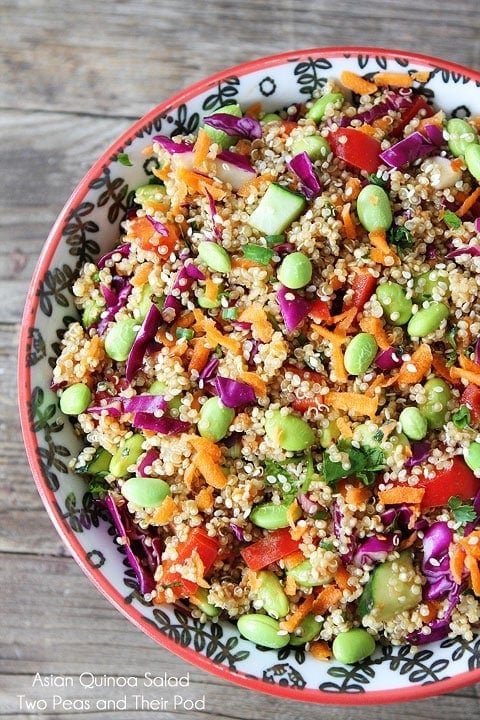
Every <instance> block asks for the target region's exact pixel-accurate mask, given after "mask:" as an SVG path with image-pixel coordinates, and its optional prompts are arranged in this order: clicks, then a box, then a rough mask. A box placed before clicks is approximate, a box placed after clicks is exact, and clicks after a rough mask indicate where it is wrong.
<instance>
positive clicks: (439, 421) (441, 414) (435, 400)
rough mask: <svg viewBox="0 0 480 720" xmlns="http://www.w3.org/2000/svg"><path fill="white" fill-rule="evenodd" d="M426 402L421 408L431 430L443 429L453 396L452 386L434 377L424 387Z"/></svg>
mask: <svg viewBox="0 0 480 720" xmlns="http://www.w3.org/2000/svg"><path fill="white" fill-rule="evenodd" d="M423 389H424V391H425V398H426V401H425V403H423V404H422V405H420V406H419V409H420V412H421V413H422V415H423V417H424V418H425V419H426V420H427V423H428V427H429V429H431V430H438V429H439V428H441V427H443V425H444V423H445V418H446V415H447V410H448V401H449V400H450V398H451V396H452V391H451V390H450V386H449V385H448V383H446V382H445V380H442V378H438V377H433V378H430V379H429V380H427V382H426V383H425V385H424V386H423Z"/></svg>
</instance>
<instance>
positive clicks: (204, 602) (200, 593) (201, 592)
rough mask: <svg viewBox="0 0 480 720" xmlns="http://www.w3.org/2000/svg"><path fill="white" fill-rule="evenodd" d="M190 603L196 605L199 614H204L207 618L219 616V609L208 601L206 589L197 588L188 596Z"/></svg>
mask: <svg viewBox="0 0 480 720" xmlns="http://www.w3.org/2000/svg"><path fill="white" fill-rule="evenodd" d="M189 599H190V602H191V603H193V605H196V606H197V607H198V609H199V610H200V612H202V613H204V614H205V615H206V616H207V617H210V618H214V617H217V615H219V614H220V608H218V607H215V605H212V603H210V602H209V601H208V590H207V588H203V587H198V588H197V589H196V590H195V592H194V594H193V595H190V598H189Z"/></svg>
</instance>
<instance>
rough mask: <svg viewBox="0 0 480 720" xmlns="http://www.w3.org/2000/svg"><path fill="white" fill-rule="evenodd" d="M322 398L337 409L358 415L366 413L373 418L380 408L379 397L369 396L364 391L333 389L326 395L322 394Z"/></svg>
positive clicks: (326, 403)
mask: <svg viewBox="0 0 480 720" xmlns="http://www.w3.org/2000/svg"><path fill="white" fill-rule="evenodd" d="M322 400H323V402H324V403H325V405H327V406H330V405H331V406H332V407H334V408H336V409H337V410H343V411H344V412H346V413H349V414H352V415H354V416H356V417H358V416H362V415H366V416H368V417H369V418H371V419H373V418H374V417H375V415H376V412H377V409H378V399H377V398H370V397H367V396H366V395H363V394H362V393H352V392H337V391H334V390H331V391H330V392H328V393H327V394H326V395H322Z"/></svg>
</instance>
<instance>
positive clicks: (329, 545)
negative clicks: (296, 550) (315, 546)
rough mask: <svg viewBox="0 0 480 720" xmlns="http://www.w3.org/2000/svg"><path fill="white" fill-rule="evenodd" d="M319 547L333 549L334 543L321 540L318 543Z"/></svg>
mask: <svg viewBox="0 0 480 720" xmlns="http://www.w3.org/2000/svg"><path fill="white" fill-rule="evenodd" d="M320 547H321V548H322V550H335V545H334V544H333V542H330V541H329V540H322V542H321V543H320Z"/></svg>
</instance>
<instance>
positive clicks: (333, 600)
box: [312, 585, 343, 615]
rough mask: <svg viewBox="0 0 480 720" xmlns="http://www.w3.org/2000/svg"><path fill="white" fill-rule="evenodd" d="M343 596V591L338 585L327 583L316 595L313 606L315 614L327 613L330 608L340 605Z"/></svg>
mask: <svg viewBox="0 0 480 720" xmlns="http://www.w3.org/2000/svg"><path fill="white" fill-rule="evenodd" d="M342 596H343V593H342V591H341V590H340V588H338V587H336V585H327V586H326V587H324V588H322V590H320V592H319V593H318V595H317V596H316V598H315V600H314V602H313V606H312V610H313V612H314V613H315V615H325V613H326V612H327V611H328V610H329V609H331V608H334V607H335V606H336V605H338V603H339V602H340V600H341V599H342Z"/></svg>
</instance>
